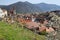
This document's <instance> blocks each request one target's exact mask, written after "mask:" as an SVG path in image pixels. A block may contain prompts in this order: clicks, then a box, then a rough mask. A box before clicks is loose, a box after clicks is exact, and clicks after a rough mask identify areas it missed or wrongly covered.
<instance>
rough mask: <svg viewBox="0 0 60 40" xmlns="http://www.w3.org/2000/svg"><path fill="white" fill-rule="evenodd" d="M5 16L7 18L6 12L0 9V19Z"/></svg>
mask: <svg viewBox="0 0 60 40" xmlns="http://www.w3.org/2000/svg"><path fill="white" fill-rule="evenodd" d="M5 16H7V10H5V9H1V8H0V18H4V17H5Z"/></svg>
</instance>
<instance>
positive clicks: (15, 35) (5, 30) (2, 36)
mask: <svg viewBox="0 0 60 40" xmlns="http://www.w3.org/2000/svg"><path fill="white" fill-rule="evenodd" d="M35 39H36V40H45V36H43V35H38V34H35V33H33V32H32V31H30V30H28V29H26V28H22V27H21V25H20V26H18V25H17V24H16V23H15V24H8V23H5V22H1V21H0V40H35Z"/></svg>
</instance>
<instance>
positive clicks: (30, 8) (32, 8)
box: [0, 1, 60, 13]
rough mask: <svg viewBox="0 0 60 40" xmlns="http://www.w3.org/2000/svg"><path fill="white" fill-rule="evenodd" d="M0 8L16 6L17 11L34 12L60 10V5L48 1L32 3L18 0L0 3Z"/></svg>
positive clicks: (8, 8)
mask: <svg viewBox="0 0 60 40" xmlns="http://www.w3.org/2000/svg"><path fill="white" fill-rule="evenodd" d="M0 8H5V9H7V10H10V9H12V8H14V9H15V10H16V12H17V13H33V12H47V11H54V10H60V6H58V5H55V4H46V3H39V4H32V3H29V2H27V1H26V2H16V3H14V4H10V5H0Z"/></svg>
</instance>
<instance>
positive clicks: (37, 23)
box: [18, 14, 55, 33]
mask: <svg viewBox="0 0 60 40" xmlns="http://www.w3.org/2000/svg"><path fill="white" fill-rule="evenodd" d="M50 18H51V17H49V14H44V15H43V14H19V15H18V21H19V22H20V23H22V24H25V27H26V28H28V29H30V30H36V32H37V33H40V32H43V31H46V32H47V33H50V32H53V31H55V30H54V28H53V27H51V26H47V24H48V23H49V19H50Z"/></svg>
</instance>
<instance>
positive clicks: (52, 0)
mask: <svg viewBox="0 0 60 40" xmlns="http://www.w3.org/2000/svg"><path fill="white" fill-rule="evenodd" d="M18 1H22V2H25V1H28V2H30V3H33V4H37V3H48V4H56V5H60V0H0V5H9V4H12V3H15V2H18Z"/></svg>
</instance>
